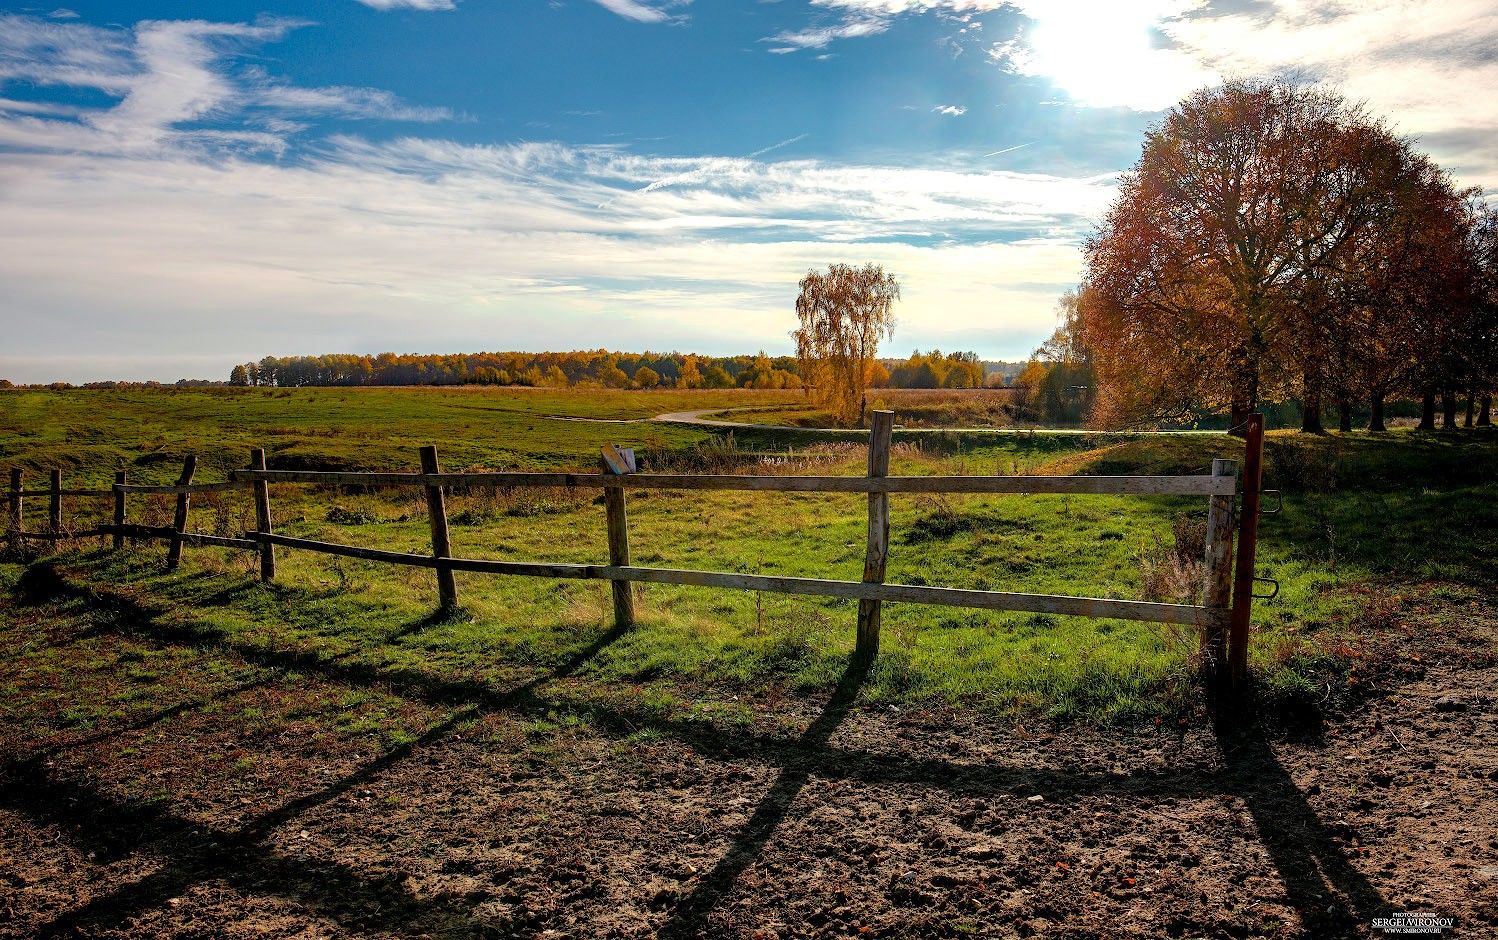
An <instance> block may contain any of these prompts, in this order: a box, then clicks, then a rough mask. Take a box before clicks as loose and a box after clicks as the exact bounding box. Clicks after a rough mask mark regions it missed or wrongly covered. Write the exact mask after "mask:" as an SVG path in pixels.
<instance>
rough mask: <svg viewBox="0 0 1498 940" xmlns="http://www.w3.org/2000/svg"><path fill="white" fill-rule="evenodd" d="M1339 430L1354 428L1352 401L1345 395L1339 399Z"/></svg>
mask: <svg viewBox="0 0 1498 940" xmlns="http://www.w3.org/2000/svg"><path fill="white" fill-rule="evenodd" d="M1337 430H1339V431H1344V432H1345V431H1351V430H1352V402H1350V401H1348V400H1347V399H1346V398H1345V397H1344V398H1340V399H1338V400H1337Z"/></svg>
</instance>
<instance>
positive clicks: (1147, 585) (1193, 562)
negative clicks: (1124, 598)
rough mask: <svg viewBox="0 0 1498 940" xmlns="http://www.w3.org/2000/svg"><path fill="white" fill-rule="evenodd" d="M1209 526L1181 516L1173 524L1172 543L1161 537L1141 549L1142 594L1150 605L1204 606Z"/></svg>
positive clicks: (1171, 531)
mask: <svg viewBox="0 0 1498 940" xmlns="http://www.w3.org/2000/svg"><path fill="white" fill-rule="evenodd" d="M1206 546H1207V522H1206V520H1205V519H1201V518H1195V517H1192V516H1190V515H1187V514H1186V513H1177V514H1176V516H1175V518H1174V519H1173V520H1171V524H1170V543H1169V544H1166V542H1165V540H1164V539H1163V538H1161V537H1160V536H1159V535H1156V536H1154V538H1153V540H1152V541H1150V542H1147V543H1145V544H1143V545H1140V547H1139V553H1138V555H1137V556H1136V558H1137V559H1138V562H1139V593H1140V596H1141V597H1142V598H1143V599H1144V600H1147V601H1170V602H1174V603H1180V604H1198V603H1200V602H1201V596H1202V587H1203V578H1204V577H1205V576H1206V569H1205V557H1204V556H1205V554H1206Z"/></svg>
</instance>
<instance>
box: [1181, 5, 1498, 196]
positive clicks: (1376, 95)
mask: <svg viewBox="0 0 1498 940" xmlns="http://www.w3.org/2000/svg"><path fill="white" fill-rule="evenodd" d="M1168 31H1169V34H1170V35H1171V37H1172V38H1173V39H1174V40H1175V41H1176V42H1177V43H1178V44H1179V46H1180V47H1181V48H1182V49H1183V50H1186V51H1188V52H1190V53H1191V54H1192V55H1194V56H1195V57H1197V58H1198V59H1199V60H1200V61H1202V62H1203V63H1205V64H1207V65H1208V66H1210V67H1211V68H1213V69H1216V70H1217V71H1219V72H1221V73H1223V74H1229V75H1255V74H1265V73H1271V72H1275V71H1281V70H1294V71H1296V72H1298V73H1300V74H1304V75H1308V76H1311V77H1314V78H1319V79H1322V80H1325V81H1328V82H1331V83H1333V84H1335V85H1336V86H1338V87H1340V89H1341V90H1342V91H1343V92H1344V93H1345V94H1347V95H1348V96H1349V97H1350V98H1352V99H1354V100H1366V101H1367V102H1368V105H1369V107H1370V108H1371V109H1372V110H1373V111H1374V112H1375V113H1379V114H1383V115H1387V116H1389V117H1390V118H1391V119H1392V120H1393V121H1394V123H1395V124H1396V125H1397V126H1398V128H1399V129H1400V130H1401V131H1403V132H1405V133H1410V134H1415V135H1419V136H1421V137H1422V138H1426V139H1427V140H1428V142H1429V143H1430V145H1431V149H1432V151H1433V153H1434V155H1435V156H1436V157H1437V159H1439V160H1442V162H1445V163H1448V165H1452V166H1455V167H1456V168H1457V169H1458V171H1459V172H1460V173H1461V174H1462V175H1463V176H1464V177H1465V178H1466V179H1467V181H1469V182H1477V183H1479V184H1481V185H1485V186H1487V187H1489V188H1494V187H1498V151H1495V150H1494V148H1493V147H1492V144H1491V140H1492V139H1493V137H1494V135H1498V96H1495V95H1494V94H1493V89H1495V88H1498V54H1495V53H1494V51H1493V50H1494V49H1495V48H1498V7H1494V5H1493V4H1492V3H1491V2H1488V0H1369V2H1365V3H1357V4H1349V3H1334V2H1330V0H1266V4H1265V5H1264V6H1262V7H1261V8H1259V10H1258V12H1256V13H1255V14H1253V15H1249V14H1234V15H1227V16H1200V17H1188V18H1185V19H1183V20H1181V21H1179V22H1175V23H1172V24H1170V26H1169V29H1168ZM1484 138H1486V143H1484V142H1483V140H1484Z"/></svg>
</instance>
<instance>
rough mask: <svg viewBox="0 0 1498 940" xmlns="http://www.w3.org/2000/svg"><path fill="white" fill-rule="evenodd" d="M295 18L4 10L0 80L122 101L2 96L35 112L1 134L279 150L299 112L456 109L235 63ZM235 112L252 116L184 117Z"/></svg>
mask: <svg viewBox="0 0 1498 940" xmlns="http://www.w3.org/2000/svg"><path fill="white" fill-rule="evenodd" d="M299 25H301V24H300V23H298V22H296V21H291V20H284V19H272V18H267V19H262V20H260V21H258V22H256V23H253V24H250V23H210V22H205V21H201V20H182V21H146V22H142V23H140V24H138V25H136V26H135V27H134V28H133V29H129V30H126V29H100V28H97V27H93V26H88V25H84V24H81V23H53V22H49V21H46V20H42V19H39V18H35V17H19V16H6V17H0V80H3V79H11V80H16V81H25V82H30V83H35V84H38V85H43V86H46V85H65V86H70V87H77V88H92V89H97V90H99V91H102V92H104V93H105V94H107V95H109V96H112V97H116V98H118V99H119V100H118V102H117V103H116V104H114V105H112V106H107V107H97V106H96V107H89V108H84V107H63V106H57V105H53V104H49V103H47V102H34V103H33V102H25V101H16V100H11V99H5V100H3V101H0V111H7V112H12V113H27V114H30V115H33V116H34V117H33V118H31V119H28V120H21V119H14V120H11V121H8V122H6V123H5V124H4V125H0V144H7V145H10V146H14V147H24V148H35V149H61V150H75V151H88V152H96V153H119V152H127V151H139V152H144V151H149V150H153V149H159V148H163V147H167V146H170V145H173V144H176V145H181V144H184V143H189V142H191V143H193V144H196V145H198V146H202V147H208V148H214V149H220V148H225V147H230V148H233V147H242V148H246V149H250V150H258V151H272V152H276V153H281V152H284V150H285V148H286V137H287V136H288V135H290V134H293V133H297V132H299V131H301V130H303V129H305V127H306V125H305V124H304V123H302V122H299V121H295V120H293V119H294V118H296V117H313V116H318V115H331V116H336V117H342V118H382V119H386V120H401V121H438V120H448V119H451V118H453V116H454V115H453V114H452V112H450V111H449V110H447V109H445V108H429V107H417V106H412V105H408V104H406V103H404V102H402V101H401V100H400V99H399V98H397V97H396V96H395V95H393V94H391V93H390V92H388V91H384V90H380V89H373V88H350V87H345V86H332V87H323V88H299V87H296V86H292V85H287V84H285V83H282V82H278V81H276V80H274V79H272V78H271V77H269V76H268V75H266V74H265V72H264V71H263V70H261V69H259V68H254V67H249V68H240V69H235V68H234V67H233V63H234V62H235V60H236V59H237V58H238V56H239V55H240V54H241V53H243V52H244V51H246V50H247V49H248V48H249V47H250V46H253V45H257V44H261V43H265V42H270V41H274V40H277V39H279V38H281V37H282V36H284V35H285V34H286V33H287V32H288V31H289V30H291V29H293V28H296V27H297V26H299ZM266 112H270V113H266ZM61 118H72V120H61ZM236 118H238V119H242V120H244V121H245V122H247V123H250V124H254V125H255V126H254V127H253V128H251V127H227V128H203V127H183V125H192V124H198V123H201V122H204V121H218V122H226V121H230V120H231V119H236Z"/></svg>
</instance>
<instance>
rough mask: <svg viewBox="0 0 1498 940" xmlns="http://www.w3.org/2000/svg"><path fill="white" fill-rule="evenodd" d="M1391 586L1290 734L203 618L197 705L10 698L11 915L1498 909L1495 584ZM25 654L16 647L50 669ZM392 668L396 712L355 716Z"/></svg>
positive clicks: (214, 924)
mask: <svg viewBox="0 0 1498 940" xmlns="http://www.w3.org/2000/svg"><path fill="white" fill-rule="evenodd" d="M1397 614H1398V615H1397V616H1395V617H1392V618H1390V620H1389V621H1388V622H1387V623H1385V624H1383V625H1382V626H1380V627H1379V628H1378V629H1377V630H1376V632H1373V633H1370V634H1369V635H1368V637H1367V645H1366V650H1367V653H1366V658H1365V660H1364V661H1365V662H1367V663H1368V665H1367V666H1365V667H1363V669H1362V672H1361V675H1360V679H1359V682H1360V685H1361V686H1362V687H1363V688H1364V689H1366V690H1367V691H1366V692H1365V694H1364V695H1363V696H1362V697H1361V698H1360V699H1359V700H1358V701H1357V702H1356V703H1355V704H1353V705H1351V706H1349V707H1347V708H1346V709H1344V710H1343V711H1342V712H1341V713H1339V714H1335V715H1333V716H1332V717H1331V718H1330V719H1329V720H1328V722H1327V723H1326V724H1325V725H1324V726H1323V727H1322V728H1321V729H1320V730H1319V731H1316V732H1315V733H1312V734H1309V735H1300V736H1299V737H1296V736H1287V735H1283V734H1279V735H1266V734H1265V733H1263V732H1262V731H1260V730H1257V729H1244V728H1238V727H1235V726H1233V724H1232V723H1231V722H1228V721H1223V720H1218V721H1213V720H1211V719H1210V718H1209V717H1207V716H1206V715H1205V714H1204V715H1202V716H1200V717H1198V718H1193V719H1191V720H1188V721H1187V722H1186V723H1185V724H1183V725H1178V726H1174V727H1168V726H1159V725H1155V726H1150V727H1144V728H1140V727H1133V728H1112V727H1108V728H1078V727H1074V726H1073V727H1053V726H1050V725H1047V724H1045V723H1033V724H1031V723H1014V722H1012V721H1005V720H1000V719H996V718H991V717H983V716H975V715H972V714H970V713H964V712H952V711H922V710H895V709H890V708H871V707H864V706H863V705H862V704H860V703H859V702H858V701H857V698H856V694H855V692H856V686H855V685H854V684H853V683H852V682H851V681H850V683H849V685H847V686H845V688H844V689H843V690H842V691H841V692H840V693H838V694H836V695H834V696H832V697H831V698H830V699H827V700H817V701H813V700H790V701H789V702H782V703H781V704H780V705H778V706H777V707H776V709H774V710H773V711H772V710H767V711H766V712H765V714H766V715H767V716H768V717H766V718H765V719H764V720H763V721H762V722H761V726H757V727H749V728H738V727H734V728H722V727H711V726H708V725H705V724H701V723H691V722H679V723H672V722H670V721H666V722H660V723H656V724H653V725H650V726H648V727H647V726H642V725H640V723H639V722H638V721H636V720H635V718H633V717H632V716H631V715H630V714H629V713H627V712H626V711H623V710H621V711H619V712H617V713H615V714H612V715H611V714H609V713H607V712H606V711H605V712H603V713H597V714H595V715H594V717H593V718H591V719H590V720H588V721H587V722H585V723H582V724H578V725H568V724H567V723H565V722H561V723H558V722H555V721H550V722H546V721H542V722H539V723H538V721H537V719H545V718H546V714H547V713H546V709H547V693H548V688H549V685H555V684H557V683H559V682H562V681H563V680H562V679H560V678H555V677H554V678H551V679H548V678H546V677H540V678H539V679H538V680H533V681H532V682H530V683H527V684H526V685H525V686H524V687H521V688H517V689H509V690H506V689H488V690H476V689H474V688H473V687H472V686H471V685H467V684H461V683H454V684H452V685H450V686H443V685H442V684H440V683H434V682H430V681H426V682H419V683H418V682H412V681H407V680H406V679H403V678H402V677H400V676H390V677H383V678H381V677H378V676H376V677H370V676H368V675H367V674H365V673H363V672H359V671H356V670H338V669H336V668H333V667H332V666H327V667H316V666H309V665H308V664H307V663H306V662H305V661H301V660H297V661H295V662H288V663H286V664H278V663H277V662H276V661H275V656H274V655H265V654H261V655H260V656H258V657H246V656H245V655H244V654H243V653H242V652H240V651H236V650H235V649H233V648H229V647H203V648H199V649H195V650H193V651H191V655H190V656H185V657H184V658H183V659H182V660H181V662H180V664H179V666H178V667H177V668H176V669H174V670H172V671H169V672H163V673H162V674H161V675H159V676H158V677H157V678H156V682H157V687H156V690H157V693H158V694H159V695H162V696H164V697H165V698H164V700H171V701H173V702H174V704H173V705H170V706H166V707H161V708H158V709H156V710H153V711H151V712H149V713H147V714H143V715H142V714H135V713H130V712H128V710H126V711H127V714H126V715H125V716H124V717H121V718H119V719H116V720H104V721H102V722H100V723H96V724H95V725H94V726H93V727H91V728H90V729H88V730H87V731H86V732H82V731H77V730H74V731H67V730H59V731H57V732H56V733H54V734H51V735H50V736H38V735H36V734H33V733H27V732H25V731H24V730H23V729H22V728H21V727H20V725H19V724H17V723H11V724H10V726H9V727H8V728H6V729H0V746H3V752H0V759H3V761H4V765H3V766H4V770H3V772H0V936H5V937H34V936H39V937H48V936H59V937H74V936H79V937H108V938H147V937H150V938H156V937H205V938H207V937H215V938H217V937H227V938H238V937H296V938H322V937H578V938H582V937H588V938H593V937H648V936H664V937H746V938H749V937H834V936H854V937H909V936H917V937H946V936H982V937H1000V938H1003V937H1069V938H1083V937H1098V938H1104V937H1106V938H1114V937H1141V938H1143V937H1309V938H1322V937H1341V936H1365V935H1369V934H1371V933H1373V931H1372V927H1371V925H1372V921H1373V918H1375V917H1382V916H1388V915H1390V914H1393V913H1397V912H1403V911H1420V912H1428V913H1433V914H1437V915H1440V916H1444V917H1451V918H1454V920H1455V923H1456V926H1455V928H1454V929H1453V930H1449V931H1447V932H1446V936H1471V937H1478V936H1498V819H1495V809H1498V797H1495V791H1498V710H1495V701H1498V687H1495V686H1498V669H1495V662H1498V657H1495V649H1498V646H1495V640H1498V632H1495V623H1498V599H1494V598H1489V599H1488V600H1487V601H1486V602H1484V603H1483V604H1481V605H1479V606H1460V607H1454V606H1452V605H1451V604H1450V603H1449V602H1448V603H1446V604H1444V605H1437V606H1431V607H1425V608H1421V607H1419V606H1418V602H1412V603H1410V604H1409V605H1407V606H1405V607H1403V608H1401V609H1400V610H1399V611H1398V612H1397ZM28 616H29V615H28ZM41 628H42V627H38V629H41ZM11 635H14V634H11ZM49 642H54V643H61V644H77V645H78V646H79V647H80V648H81V649H86V650H87V651H88V652H89V661H90V662H97V663H108V662H110V661H111V660H110V659H109V655H108V654H111V653H120V652H123V651H126V650H127V648H128V649H136V648H137V647H148V648H162V647H169V646H171V645H172V644H174V643H178V642H180V641H179V640H177V639H174V638H173V636H171V635H170V634H166V633H161V634H157V633H153V630H152V626H151V624H149V623H146V624H137V625H136V626H135V628H134V629H132V630H130V631H128V632H125V631H116V630H111V629H108V628H105V629H101V630H96V631H94V632H93V633H92V635H87V636H85V635H77V636H73V635H58V636H55V637H52V638H51V639H50V640H49ZM135 655H139V654H138V653H137V654H135ZM33 659H34V657H33V656H30V655H28V654H26V653H24V652H22V653H21V654H20V655H10V654H8V655H6V656H5V657H4V660H3V662H0V680H3V681H4V682H6V683H9V684H11V685H12V686H13V687H15V688H18V689H20V690H22V691H21V698H23V699H24V698H25V696H26V694H27V690H28V689H37V688H39V687H40V684H44V683H42V680H41V679H40V678H39V677H38V676H37V675H36V674H34V671H33V670H32V667H31V666H30V665H29V664H30V663H32V661H33ZM290 667H295V669H296V671H295V672H291V671H288V669H289V668H290ZM572 668H575V664H573V667H572ZM99 669H100V675H101V677H102V676H104V675H105V674H106V673H108V669H107V668H105V667H104V666H100V667H99ZM850 679H856V677H850ZM54 681H56V677H52V678H47V679H46V682H54ZM101 681H102V679H101ZM354 691H357V692H368V693H370V694H371V695H372V696H374V698H368V697H359V698H358V702H359V704H357V705H349V704H347V703H349V702H350V701H351V699H350V697H349V696H350V693H351V692H354ZM370 702H374V703H375V704H376V705H378V706H379V707H380V709H381V712H380V714H381V715H383V716H385V718H384V720H385V721H386V722H387V726H388V727H393V728H396V729H398V730H399V729H405V730H404V733H402V734H398V735H395V736H394V737H393V738H391V737H389V736H388V735H387V737H386V738H384V739H381V740H380V741H378V742H374V739H372V738H370V737H369V736H367V735H362V736H361V733H360V732H358V731H357V730H348V728H345V730H344V731H342V732H339V731H337V730H336V726H337V725H338V722H339V719H340V716H342V717H343V718H347V716H348V714H349V713H350V711H351V710H352V711H357V710H358V709H360V708H369V707H373V706H371V705H370ZM7 707H8V708H12V710H11V711H8V712H7V714H11V715H15V714H21V713H22V712H18V711H15V710H14V709H15V708H16V707H20V706H14V707H12V706H7ZM48 707H51V706H48ZM38 708H39V709H41V706H38ZM41 710H42V711H45V709H41ZM22 711H24V708H22ZM27 714H30V713H29V712H28V713H27ZM344 724H345V725H348V722H347V721H345V722H344ZM787 729H789V730H787ZM396 742H398V743H396Z"/></svg>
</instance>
